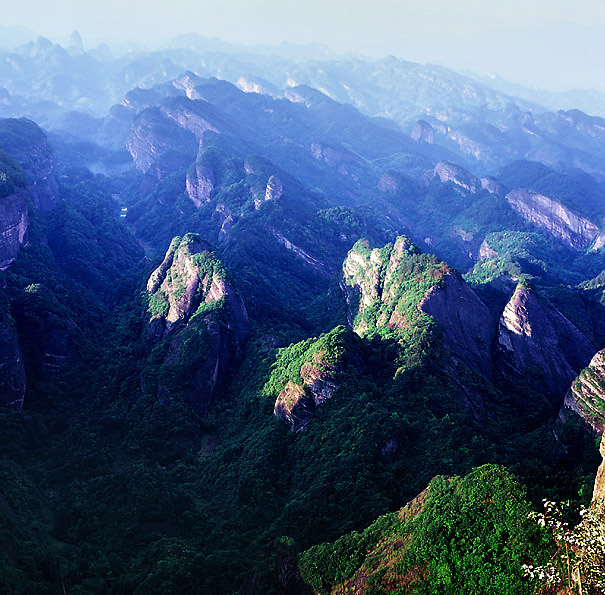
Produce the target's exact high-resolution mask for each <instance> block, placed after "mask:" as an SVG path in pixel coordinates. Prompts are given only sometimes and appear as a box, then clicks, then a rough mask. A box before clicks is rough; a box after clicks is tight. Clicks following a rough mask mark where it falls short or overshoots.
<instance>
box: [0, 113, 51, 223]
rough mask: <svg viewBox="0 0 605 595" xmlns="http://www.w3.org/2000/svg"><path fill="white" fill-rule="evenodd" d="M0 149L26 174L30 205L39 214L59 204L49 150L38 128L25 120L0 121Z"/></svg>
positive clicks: (45, 139) (45, 138) (46, 141)
mask: <svg viewBox="0 0 605 595" xmlns="http://www.w3.org/2000/svg"><path fill="white" fill-rule="evenodd" d="M0 147H2V148H3V149H4V151H6V153H8V154H9V155H10V156H11V157H12V158H13V159H15V161H17V163H19V166H20V167H21V168H22V169H23V171H24V172H25V173H26V174H27V178H28V182H29V184H28V186H29V187H28V191H29V196H30V198H31V200H32V202H33V204H34V206H35V207H36V208H37V209H39V210H41V211H50V210H52V209H53V208H54V207H55V206H56V205H57V203H58V202H59V185H58V183H57V179H56V177H55V162H54V156H53V151H52V149H51V147H50V146H49V144H48V139H47V137H46V135H45V134H44V132H43V131H42V129H41V128H40V127H39V126H38V125H37V124H35V123H34V122H32V121H31V120H27V119H25V118H21V119H19V120H15V119H4V120H0Z"/></svg>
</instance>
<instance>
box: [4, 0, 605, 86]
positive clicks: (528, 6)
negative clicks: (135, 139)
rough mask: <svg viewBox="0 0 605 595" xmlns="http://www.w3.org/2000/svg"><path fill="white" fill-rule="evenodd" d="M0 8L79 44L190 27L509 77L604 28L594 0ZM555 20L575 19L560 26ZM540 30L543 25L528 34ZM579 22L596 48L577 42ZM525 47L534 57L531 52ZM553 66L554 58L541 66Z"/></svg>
mask: <svg viewBox="0 0 605 595" xmlns="http://www.w3.org/2000/svg"><path fill="white" fill-rule="evenodd" d="M0 9H1V13H0V14H1V18H0V24H2V25H5V26H8V25H22V26H25V27H28V28H30V29H33V30H34V31H36V32H38V33H40V34H42V35H45V36H47V37H51V38H53V39H55V40H57V39H61V38H62V39H65V38H68V37H69V35H70V33H71V31H72V30H74V29H77V30H79V31H80V33H81V35H82V37H83V39H84V45H85V47H88V48H89V47H91V45H93V44H95V45H96V43H97V42H98V41H100V40H108V41H110V42H112V41H113V42H116V41H136V42H145V41H158V40H165V39H169V38H171V37H173V36H175V35H177V34H179V33H186V32H198V33H201V34H203V35H207V36H214V37H220V38H221V39H224V40H225V41H231V42H239V43H243V44H258V43H263V44H279V43H281V42H282V41H284V40H288V41H292V42H298V43H308V42H321V43H324V44H326V45H328V46H329V47H331V48H332V49H334V50H336V51H338V52H349V51H358V52H361V53H364V54H369V55H375V56H384V55H387V54H394V55H397V56H400V57H403V58H407V59H411V60H416V61H440V62H442V63H444V64H446V65H451V66H453V67H456V68H470V69H475V70H478V71H481V72H483V73H488V72H490V71H494V72H498V73H500V74H503V75H504V76H508V77H510V78H516V79H517V80H522V79H523V76H522V73H521V74H520V76H517V77H515V76H514V74H515V72H517V71H519V72H520V71H522V70H524V69H525V70H527V69H530V70H531V66H532V64H531V63H532V62H533V63H535V64H534V68H533V72H534V74H532V75H531V76H533V77H535V76H536V74H535V73H537V72H538V73H539V72H541V70H544V68H546V70H549V69H550V63H549V56H552V60H551V61H552V62H556V61H557V60H558V59H559V55H563V56H565V55H567V54H574V56H576V57H574V58H573V59H571V58H570V61H571V63H572V68H571V70H570V71H569V72H570V74H569V76H571V77H572V78H573V76H576V78H577V76H578V73H574V72H573V71H574V69H576V66H575V62H576V60H582V58H583V56H584V54H586V58H587V59H588V60H591V61H592V62H595V61H597V60H598V61H599V62H602V61H603V58H605V55H604V54H603V52H605V41H603V43H602V44H601V41H600V40H601V39H602V38H603V37H605V35H603V32H604V31H605V29H603V30H599V31H592V33H591V30H590V29H585V27H586V26H593V25H604V26H605V2H603V0H575V1H572V0H423V1H419V0H297V1H295V2H292V1H291V0H211V1H210V0H102V1H101V0H18V1H15V0H10V1H9V0H0ZM562 21H564V22H566V24H567V25H566V26H569V25H568V24H569V23H571V24H575V25H582V26H584V28H582V27H576V28H575V29H574V31H575V33H574V34H569V35H568V34H567V33H565V32H563V33H560V34H559V33H558V30H557V27H561V22H562ZM549 27H550V29H549ZM553 28H554V29H553ZM540 29H544V30H545V31H546V33H545V34H541V33H540V34H535V32H536V31H537V30H540ZM592 29H594V27H592ZM549 31H550V33H549ZM561 31H563V30H561ZM585 31H588V37H590V36H591V35H592V36H593V37H594V38H595V40H596V41H594V43H597V44H601V45H599V47H598V48H596V49H595V48H594V47H592V46H590V47H589V45H586V41H585V38H586V34H585ZM594 43H593V45H594ZM578 44H579V45H580V46H583V45H585V46H586V47H580V48H578ZM534 46H535V47H534ZM544 46H546V47H544ZM551 46H552V47H551ZM601 50H602V52H601ZM595 51H596V52H598V53H599V55H597V56H594V52H595ZM534 52H538V53H539V52H541V54H543V57H542V58H541V57H539V56H537V57H536V58H535V59H534V57H533V56H532V53H534ZM589 54H591V55H589ZM509 55H510V56H512V57H511V58H510V59H508V57H509ZM504 57H506V59H504ZM542 62H543V63H544V64H545V65H546V66H545V67H543V66H542ZM492 64H493V68H490V66H491V65H492ZM559 70H560V71H561V72H562V70H561V68H559ZM546 75H548V76H546ZM556 75H557V72H556V66H554V65H553V72H552V73H550V74H549V73H545V76H546V78H552V76H556ZM596 78H597V77H595V79H596ZM578 80H579V81H581V80H583V79H578ZM588 80H590V78H589V79H588ZM570 84H573V83H572V82H570ZM577 84H580V83H579V82H578V83H577Z"/></svg>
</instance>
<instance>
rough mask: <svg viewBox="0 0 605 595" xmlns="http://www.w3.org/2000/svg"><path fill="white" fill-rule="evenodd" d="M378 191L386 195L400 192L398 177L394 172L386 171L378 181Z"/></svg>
mask: <svg viewBox="0 0 605 595" xmlns="http://www.w3.org/2000/svg"><path fill="white" fill-rule="evenodd" d="M378 189H379V190H382V192H385V193H386V194H397V191H398V190H399V180H398V176H397V174H396V173H395V172H393V171H386V172H384V174H382V176H381V177H380V180H378Z"/></svg>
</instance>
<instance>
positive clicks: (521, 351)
mask: <svg viewBox="0 0 605 595" xmlns="http://www.w3.org/2000/svg"><path fill="white" fill-rule="evenodd" d="M497 352H498V354H499V357H500V359H501V363H502V366H500V367H501V369H503V370H504V371H505V372H506V369H507V367H508V368H510V369H511V370H512V371H513V372H514V373H516V374H523V373H524V372H526V371H527V370H528V369H529V368H532V367H533V368H537V369H540V370H542V371H543V372H544V386H545V388H546V389H547V391H548V393H549V396H550V398H551V400H553V401H554V402H556V401H557V400H559V399H560V398H561V396H562V395H564V394H565V391H566V390H567V388H568V387H569V383H570V382H571V381H572V380H573V379H574V378H575V377H576V375H577V374H578V372H579V371H580V370H581V369H582V368H584V366H586V364H587V363H588V362H589V361H590V358H591V356H592V354H593V353H594V347H593V346H592V344H591V343H590V341H589V340H588V339H587V338H586V337H585V336H584V335H583V334H582V333H581V332H580V331H579V330H578V329H577V328H576V327H575V326H574V325H573V324H572V323H571V322H570V321H569V320H568V319H567V318H565V316H563V314H561V313H560V312H559V311H558V310H557V309H556V308H555V307H554V306H552V305H550V304H548V303H547V302H546V299H545V298H543V297H542V296H540V295H539V294H538V293H537V292H536V291H535V290H533V289H531V288H529V287H527V286H525V285H524V284H522V283H519V284H518V285H517V288H516V289H515V292H514V294H513V295H512V297H511V298H510V300H509V302H508V303H507V305H506V307H505V308H504V311H503V313H502V316H501V317H500V321H499V325H498V339H497ZM559 403H560V400H559Z"/></svg>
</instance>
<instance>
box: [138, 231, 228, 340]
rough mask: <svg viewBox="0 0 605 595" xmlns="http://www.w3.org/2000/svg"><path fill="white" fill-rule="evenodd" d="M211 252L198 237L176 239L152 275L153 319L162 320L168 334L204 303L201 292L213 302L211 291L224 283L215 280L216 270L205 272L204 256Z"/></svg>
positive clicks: (195, 235) (216, 297) (149, 284)
mask: <svg viewBox="0 0 605 595" xmlns="http://www.w3.org/2000/svg"><path fill="white" fill-rule="evenodd" d="M210 251H211V249H210V246H209V245H208V244H207V243H206V242H204V241H203V240H202V239H201V238H200V237H199V236H198V235H197V234H186V235H185V236H183V237H182V238H180V237H176V238H174V239H173V240H172V242H171V244H170V247H169V248H168V251H167V252H166V256H165V257H164V260H163V261H162V263H161V264H160V266H159V267H158V268H157V269H156V270H155V271H154V272H153V273H152V274H151V276H150V278H149V280H148V282H147V292H148V293H149V294H150V295H151V296H152V302H151V303H150V309H151V313H152V319H153V318H162V319H163V320H164V321H165V324H166V330H167V331H169V330H170V329H171V327H172V326H173V325H175V324H177V323H183V322H186V321H187V320H188V319H189V317H190V316H191V315H192V314H193V311H194V309H195V308H197V307H198V306H199V304H200V300H201V295H200V294H201V293H204V295H205V300H210V299H212V298H211V297H210V295H211V292H210V289H211V287H212V286H213V285H215V286H216V285H218V284H219V283H220V282H221V281H220V279H219V278H218V277H219V276H218V275H217V276H216V279H215V275H214V271H210V272H205V271H204V270H203V269H202V267H201V263H202V262H203V260H202V259H203V256H204V255H205V254H208V253H210ZM198 255H200V256H201V257H202V258H200V257H198ZM198 290H201V291H198ZM219 293H220V292H219V291H217V289H216V287H215V288H214V291H213V292H212V295H213V296H214V299H220V297H222V295H219ZM154 298H155V299H154Z"/></svg>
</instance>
